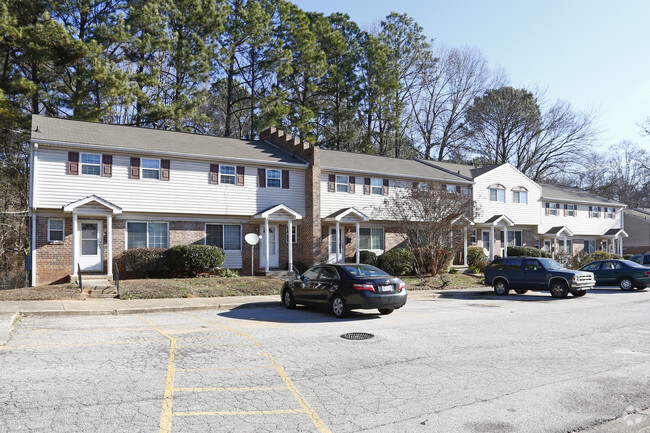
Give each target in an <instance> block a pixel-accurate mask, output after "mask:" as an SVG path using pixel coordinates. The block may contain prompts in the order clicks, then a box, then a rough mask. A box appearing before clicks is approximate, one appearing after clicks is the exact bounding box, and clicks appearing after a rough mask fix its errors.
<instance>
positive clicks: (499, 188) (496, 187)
mask: <svg viewBox="0 0 650 433" xmlns="http://www.w3.org/2000/svg"><path fill="white" fill-rule="evenodd" d="M489 189H490V201H498V202H501V203H505V202H506V187H505V186H503V185H501V184H500V183H494V184H492V185H490V186H489Z"/></svg>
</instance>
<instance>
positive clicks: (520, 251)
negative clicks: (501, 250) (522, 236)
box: [508, 247, 551, 257]
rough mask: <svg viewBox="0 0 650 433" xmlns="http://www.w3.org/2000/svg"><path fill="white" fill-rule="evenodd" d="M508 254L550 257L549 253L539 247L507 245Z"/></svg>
mask: <svg viewBox="0 0 650 433" xmlns="http://www.w3.org/2000/svg"><path fill="white" fill-rule="evenodd" d="M508 255H509V256H528V257H551V255H550V254H549V253H548V252H546V251H544V250H540V249H539V248H533V247H508Z"/></svg>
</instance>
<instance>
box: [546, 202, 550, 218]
mask: <svg viewBox="0 0 650 433" xmlns="http://www.w3.org/2000/svg"><path fill="white" fill-rule="evenodd" d="M550 214H551V203H546V215H550Z"/></svg>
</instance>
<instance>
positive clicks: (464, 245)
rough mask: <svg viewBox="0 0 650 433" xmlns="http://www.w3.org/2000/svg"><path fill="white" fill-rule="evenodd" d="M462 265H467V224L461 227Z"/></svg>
mask: <svg viewBox="0 0 650 433" xmlns="http://www.w3.org/2000/svg"><path fill="white" fill-rule="evenodd" d="M463 266H467V226H465V227H463Z"/></svg>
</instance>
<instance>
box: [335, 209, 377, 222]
mask: <svg viewBox="0 0 650 433" xmlns="http://www.w3.org/2000/svg"><path fill="white" fill-rule="evenodd" d="M369 219H370V218H368V216H367V215H366V214H364V213H363V212H361V211H360V210H358V209H355V208H353V207H346V208H343V209H339V210H337V211H336V212H334V213H333V214H330V215H328V216H326V217H325V218H324V220H325V221H327V222H337V221H338V222H361V221H368V220H369Z"/></svg>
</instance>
